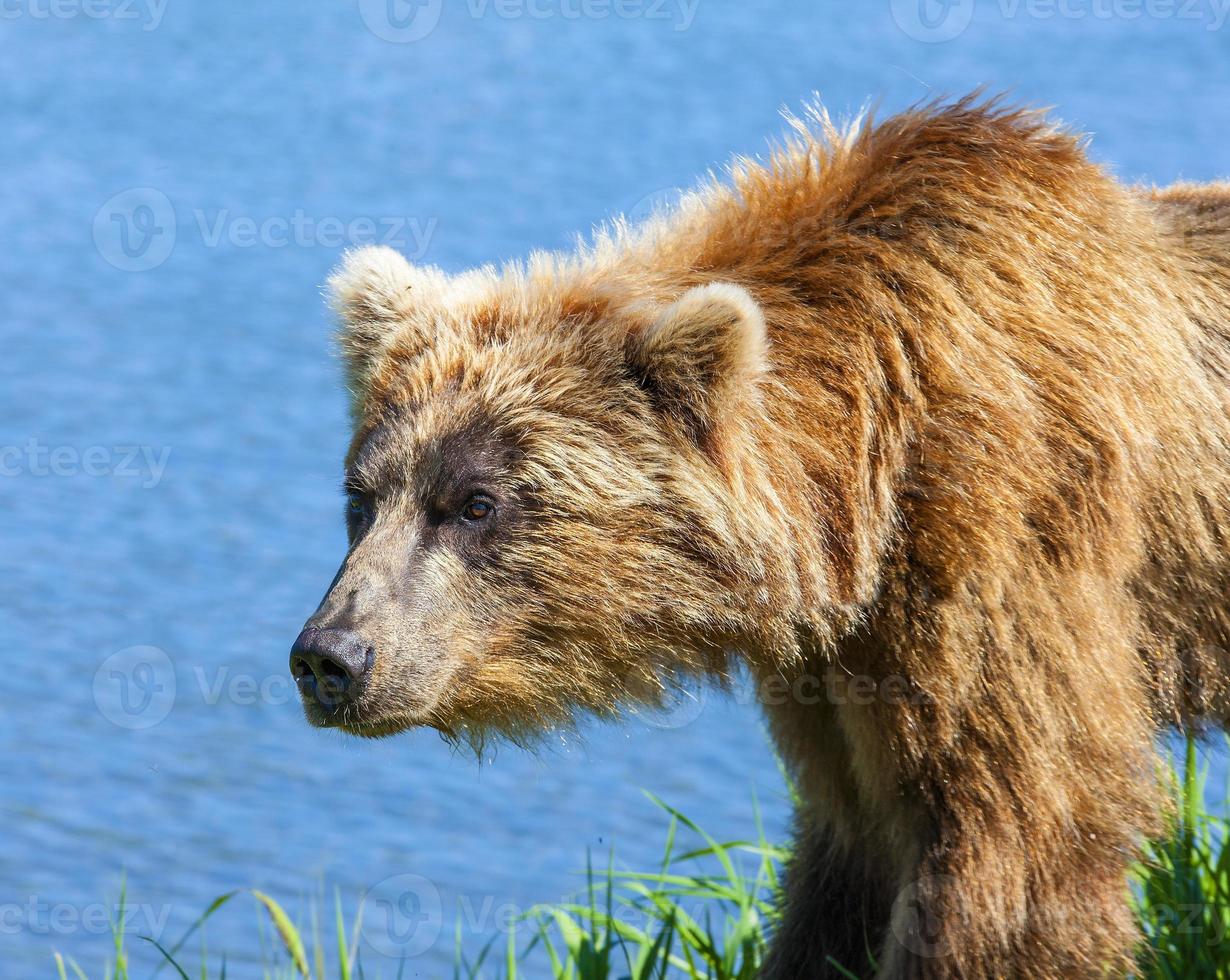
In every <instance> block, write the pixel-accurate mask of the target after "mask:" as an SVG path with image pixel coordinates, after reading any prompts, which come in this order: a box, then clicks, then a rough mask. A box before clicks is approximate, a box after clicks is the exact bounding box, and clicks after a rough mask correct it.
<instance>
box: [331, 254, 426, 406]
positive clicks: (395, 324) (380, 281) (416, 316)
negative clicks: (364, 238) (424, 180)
mask: <svg viewBox="0 0 1230 980" xmlns="http://www.w3.org/2000/svg"><path fill="white" fill-rule="evenodd" d="M328 286H329V296H330V304H331V305H332V307H333V309H334V311H335V312H336V313H337V316H338V319H339V320H340V323H339V326H338V333H337V340H338V347H339V348H340V349H341V353H342V358H343V360H344V362H345V364H346V383H347V386H348V387H349V388H350V390H351V393H352V395H353V396H354V398H355V399H356V402H355V405H354V406H352V407H356V408H357V406H358V405H359V404H361V403H362V401H363V399H364V397H365V393H366V392H367V389H368V386H369V384H370V381H371V377H372V375H373V374H374V373H375V371H376V369H377V368H378V367H379V365H380V363H381V361H382V360H383V359H384V357H385V356H386V355H387V353H388V352H389V350H390V349H392V348H393V347H394V345H396V346H397V347H398V348H399V349H401V350H402V351H403V352H413V351H421V350H423V349H425V348H426V347H428V346H429V345H430V344H431V343H432V340H433V337H432V317H433V314H434V313H435V312H436V311H437V309H438V308H439V307H440V305H441V297H442V296H443V295H444V292H445V290H446V289H447V287H448V277H447V276H446V275H445V274H444V273H443V272H441V271H440V270H439V269H437V268H435V267H434V266H414V265H411V264H410V263H409V262H407V261H406V259H405V258H404V257H403V256H402V255H401V254H400V253H399V252H395V251H394V250H393V249H391V248H388V247H387V246H384V245H369V246H367V247H364V248H359V249H355V250H354V251H351V252H348V253H347V254H346V257H345V259H344V260H343V262H342V264H341V266H340V267H339V268H338V269H336V270H335V271H334V273H333V275H332V276H330V277H329V283H328Z"/></svg>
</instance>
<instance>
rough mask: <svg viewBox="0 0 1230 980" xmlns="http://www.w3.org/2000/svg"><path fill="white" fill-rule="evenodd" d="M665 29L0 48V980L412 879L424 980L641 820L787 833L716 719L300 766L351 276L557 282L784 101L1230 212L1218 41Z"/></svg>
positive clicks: (803, 22)
mask: <svg viewBox="0 0 1230 980" xmlns="http://www.w3.org/2000/svg"><path fill="white" fill-rule="evenodd" d="M656 4H657V0H645V2H644V3H642V4H638V3H636V2H633V0H628V2H627V3H625V4H622V5H618V4H609V5H608V4H603V3H600V2H591V3H588V4H587V3H583V2H581V0H575V2H567V3H565V2H561V0H535V2H534V3H528V2H527V3H526V4H518V3H515V2H511V0H510V2H506V3H500V4H497V3H495V2H491V3H490V4H482V3H481V2H480V0H469V3H467V4H462V3H456V4H454V3H453V2H452V0H447V2H446V3H445V4H444V5H443V6H440V5H439V3H433V2H431V0H427V2H423V0H420V2H418V3H416V4H404V5H403V3H402V0H388V3H387V5H386V4H385V3H384V2H383V0H382V2H380V3H375V4H373V3H368V2H366V0H364V2H362V3H356V2H354V0H349V2H347V0H327V2H326V0H322V2H319V3H310V4H308V3H303V4H292V3H286V2H268V3H259V4H257V3H239V2H215V3H205V2H190V0H162V2H159V3H157V4H155V3H153V0H149V2H146V3H142V2H137V3H134V4H131V5H128V4H127V0H124V2H121V0H99V2H97V3H93V2H92V3H89V4H87V3H85V2H84V0H83V2H82V3H81V4H77V5H74V4H73V3H72V2H71V0H64V3H62V4H60V5H58V6H56V5H52V4H51V3H50V2H47V0H15V2H14V3H11V4H6V5H5V8H4V12H3V17H2V18H0V51H2V52H3V56H2V57H0V93H2V98H0V133H2V134H3V135H2V137H0V165H2V167H3V173H4V179H3V180H2V181H0V217H2V218H3V221H2V223H0V244H2V245H3V249H2V252H3V259H2V260H0V277H2V279H3V289H0V331H2V332H3V341H4V353H5V356H4V368H3V381H2V383H0V444H3V446H4V447H5V449H4V452H5V456H4V458H3V463H4V466H5V475H4V476H3V477H2V478H0V528H2V531H0V534H2V537H0V543H2V544H3V547H2V548H0V642H2V645H3V649H4V651H5V652H4V656H3V663H4V665H5V696H4V698H3V699H2V701H0V773H2V774H3V779H2V780H0V819H2V820H3V828H4V833H3V835H0V885H2V886H3V888H2V891H0V906H2V907H3V909H4V915H3V916H0V935H2V936H3V939H2V940H0V941H2V944H3V945H2V948H3V953H2V954H0V956H2V958H3V960H4V963H5V966H4V969H3V971H2V972H4V973H5V975H7V976H15V977H16V976H37V975H47V974H48V973H49V972H50V968H51V967H50V959H49V956H50V951H51V949H52V948H58V949H60V950H63V951H65V952H67V953H70V954H72V955H74V956H76V957H78V958H79V959H81V960H82V962H83V963H84V964H85V965H87V966H88V967H89V968H90V969H91V970H93V971H95V972H96V973H97V974H98V975H101V968H102V964H103V961H104V958H105V955H106V940H105V936H104V935H103V934H102V931H103V930H102V928H101V925H100V923H99V921H98V919H97V917H96V913H97V909H98V908H99V906H97V905H95V904H92V903H99V902H102V901H104V900H106V899H108V898H110V897H113V896H114V895H115V893H116V892H117V890H118V887H119V882H120V876H121V871H122V870H126V873H127V880H128V891H129V894H130V896H131V897H132V899H133V900H134V901H135V902H137V903H139V904H141V905H142V908H139V909H138V910H137V911H138V914H137V918H136V920H135V921H134V923H133V929H134V930H135V931H150V930H153V929H157V928H162V929H163V930H164V931H162V932H161V933H160V934H161V935H164V936H169V937H172V938H173V937H174V936H175V935H176V934H178V931H179V930H180V929H182V927H183V926H184V925H185V924H187V923H188V922H190V921H191V920H192V918H193V917H194V916H195V915H196V914H197V913H198V912H199V911H200V910H201V909H202V908H203V907H204V906H205V905H206V904H208V902H209V901H210V899H211V898H213V897H214V896H215V895H218V894H220V893H221V892H224V891H226V890H229V889H231V888H234V887H237V886H253V887H259V888H263V889H266V890H268V891H270V892H272V893H273V894H275V895H277V896H279V897H282V898H284V899H285V900H286V901H287V903H288V905H289V906H290V907H291V908H292V909H295V910H304V909H306V907H307V906H306V901H307V898H308V897H309V896H311V895H312V894H314V893H317V892H318V891H319V890H320V889H321V888H322V887H325V884H324V883H327V886H328V887H330V888H331V887H332V886H334V885H336V886H337V887H338V888H339V889H340V893H341V894H342V895H343V896H344V898H345V900H346V901H347V903H352V902H353V901H354V899H355V898H356V897H357V896H358V895H359V894H360V893H361V892H362V891H363V889H364V888H367V887H369V886H371V885H372V884H374V883H375V882H378V881H380V880H382V879H384V878H386V877H387V876H390V875H416V876H419V878H420V879H421V880H423V881H426V882H428V883H430V887H431V888H432V889H434V890H435V891H436V892H438V894H439V899H440V907H441V908H442V909H443V912H442V920H441V923H440V925H441V930H440V935H439V938H438V939H437V940H436V941H435V942H432V943H430V944H428V947H427V948H426V949H425V950H422V951H421V955H419V956H417V957H416V958H415V959H414V961H413V963H414V967H415V970H417V973H418V975H422V976H434V975H440V974H441V973H442V972H443V971H444V970H445V969H446V965H447V964H448V963H449V962H450V959H451V955H452V953H451V948H452V935H453V923H454V921H455V920H454V912H453V909H455V908H457V899H458V897H459V896H460V897H462V898H464V899H466V901H467V902H468V903H469V905H468V907H469V908H470V909H472V910H473V909H478V911H477V912H474V913H472V914H471V915H470V917H469V919H468V920H467V922H468V924H467V925H466V937H467V939H466V941H467V943H469V944H470V945H471V947H472V948H473V946H474V944H475V943H477V942H481V939H482V938H483V936H485V935H488V934H489V933H490V930H492V929H494V928H495V926H496V924H497V923H496V922H495V920H494V918H493V915H492V914H491V912H490V910H491V908H492V906H493V905H494V906H500V907H504V908H524V907H527V906H529V905H530V904H532V903H534V902H536V901H545V900H552V899H558V898H560V897H562V896H564V895H565V894H567V893H569V892H570V891H572V890H573V889H575V888H576V887H577V886H578V884H579V881H580V879H579V877H578V876H577V874H576V872H577V871H578V870H579V869H581V868H583V866H584V861H585V854H586V849H587V848H588V849H590V850H592V852H593V853H594V854H595V856H596V860H598V861H600V862H601V861H604V860H605V856H606V854H607V852H608V850H609V849H610V848H611V847H614V848H615V849H616V853H617V860H618V861H619V862H623V863H625V864H628V865H642V866H643V865H647V864H649V863H651V862H652V861H653V860H654V859H655V858H656V856H657V854H658V848H659V846H660V841H661V832H662V828H663V821H662V820H661V818H660V816H659V814H658V812H657V811H656V810H655V809H654V807H653V805H652V804H651V803H650V802H649V801H648V800H647V799H646V798H645V796H644V795H642V792H641V791H642V789H645V790H649V791H652V792H653V793H656V794H657V795H659V796H661V797H663V798H664V799H666V800H668V801H670V802H671V803H673V804H675V805H677V806H679V807H681V808H682V809H683V810H685V811H686V812H687V813H689V814H690V815H692V816H693V817H695V818H696V819H697V820H699V821H700V822H701V823H702V824H703V825H704V826H706V827H707V828H709V829H710V830H711V831H712V832H713V833H714V834H715V835H717V836H719V837H741V836H748V835H750V834H752V833H754V824H753V798H754V796H755V798H757V799H758V800H759V803H760V808H761V811H762V813H763V818H764V822H765V825H766V828H767V830H768V832H769V833H770V834H772V835H775V836H776V835H780V834H782V833H783V832H784V829H785V826H786V821H787V810H786V805H785V802H784V800H783V796H782V787H781V784H780V780H779V777H778V774H777V769H776V766H775V764H774V761H773V757H772V754H771V752H770V750H769V748H768V747H767V745H766V742H765V738H764V735H763V731H762V723H761V720H760V718H759V717H758V715H757V713H756V711H755V710H754V708H752V707H750V706H748V705H741V704H737V703H729V702H727V701H724V700H723V699H721V698H718V697H716V696H707V697H705V698H704V699H703V700H702V702H701V703H700V704H699V705H695V706H685V708H684V709H682V710H681V711H680V712H678V713H676V714H675V715H672V716H670V717H669V718H668V719H667V720H666V724H661V723H647V722H645V721H644V720H633V721H632V722H631V723H629V724H628V725H626V726H623V727H618V728H616V727H604V726H594V727H592V728H590V729H589V730H587V731H586V732H585V733H584V738H583V739H578V740H572V741H570V742H569V743H568V744H551V745H548V746H546V747H544V749H543V750H542V751H540V752H539V753H538V754H528V753H525V752H522V751H518V750H513V749H507V748H506V749H502V750H500V751H499V752H498V754H497V755H496V756H495V758H494V759H493V760H491V761H489V762H488V763H487V764H484V765H481V766H480V765H478V764H477V763H476V762H475V761H474V760H472V759H471V758H468V757H463V756H457V755H454V754H452V753H451V752H450V751H449V749H448V748H447V747H446V746H445V745H444V744H442V743H441V742H440V741H439V739H438V738H436V737H435V736H434V735H431V734H425V733H424V734H414V735H408V736H404V737H401V738H398V739H395V740H391V741H387V742H382V743H376V744H371V743H363V744H361V743H358V742H354V741H347V740H345V739H343V738H341V737H338V736H335V735H330V734H328V733H322V732H317V731H312V730H309V729H308V728H307V727H306V726H305V724H304V723H303V721H302V718H301V717H300V713H299V709H298V707H297V705H296V703H295V701H294V698H293V696H292V694H293V692H292V691H291V689H290V687H289V685H288V684H287V683H286V680H285V677H284V674H285V669H286V655H287V650H288V648H289V645H290V642H291V640H292V638H293V637H294V635H295V633H296V632H297V630H298V629H299V625H300V623H301V622H302V620H303V618H304V617H305V615H306V614H307V613H308V612H310V611H311V609H312V608H313V607H314V606H315V604H316V602H317V600H318V599H319V597H320V594H321V593H322V592H323V590H324V588H325V586H326V584H327V583H328V582H329V579H330V578H331V576H332V574H333V572H334V569H335V567H336V564H337V562H338V560H339V558H340V556H341V554H342V552H343V546H344V535H343V529H342V522H341V518H340V513H341V501H340V496H339V493H338V490H337V485H338V482H339V476H340V459H341V455H342V452H343V449H344V446H345V442H346V425H345V406H344V400H343V392H342V389H341V387H340V384H339V380H338V372H337V368H336V364H335V363H334V361H333V359H332V358H331V356H330V355H329V353H328V351H329V329H330V327H329V324H328V322H327V319H326V316H325V313H324V310H323V307H322V303H321V300H320V295H319V285H320V283H321V282H322V280H323V279H324V277H325V276H326V274H327V271H328V269H329V268H330V266H332V265H333V264H334V263H335V261H336V260H337V258H338V255H339V254H340V251H341V248H342V246H343V244H344V242H345V241H346V240H360V239H366V240H371V239H372V238H376V239H382V240H388V241H391V242H392V243H394V244H396V245H397V246H398V247H400V248H401V249H402V250H403V251H405V252H407V253H410V254H413V255H415V256H416V257H418V258H421V259H422V260H424V261H430V262H434V263H437V264H439V265H441V266H443V267H445V268H446V269H449V270H458V269H461V268H464V267H466V266H469V265H472V264H474V263H480V262H487V261H496V260H500V259H504V258H510V257H516V256H520V255H523V254H524V253H525V252H526V251H528V250H529V249H531V248H535V247H543V246H545V247H559V246H565V245H567V244H568V242H569V241H570V236H571V235H572V234H573V233H575V232H577V231H584V230H586V229H588V228H589V227H590V226H592V225H593V224H594V223H595V222H596V221H598V220H600V219H601V218H602V217H603V216H604V215H607V214H608V213H610V212H612V211H615V210H622V211H628V212H633V213H636V212H638V211H639V210H643V209H644V208H645V206H646V204H645V202H647V201H652V200H654V199H655V198H656V197H658V196H660V195H661V194H662V193H663V192H665V191H668V190H669V189H670V188H673V187H678V186H681V185H685V184H687V183H688V182H689V181H691V179H692V178H693V177H694V176H695V175H696V174H699V173H702V172H703V171H704V170H705V169H706V168H708V167H710V166H712V165H715V164H720V163H721V162H722V161H723V160H724V159H725V158H726V157H727V155H728V154H729V153H731V152H733V151H738V152H745V153H756V152H760V151H761V150H762V149H763V148H764V146H765V139H766V137H768V136H771V135H773V134H775V133H777V132H779V131H780V128H781V127H780V122H779V119H778V115H777V113H778V109H779V108H780V107H781V106H783V105H789V106H794V107H797V106H798V105H799V103H800V101H801V100H802V99H803V98H804V97H805V96H806V95H807V94H808V93H809V92H811V91H813V90H818V91H819V92H820V93H822V95H823V96H824V98H825V99H826V101H827V102H828V104H829V105H830V106H831V107H833V108H834V109H836V110H839V111H848V110H853V109H855V108H857V107H858V106H859V105H860V104H861V103H862V102H863V101H864V100H867V99H873V100H880V102H881V104H882V105H883V107H884V108H885V109H892V108H897V107H900V106H903V105H905V104H907V103H910V102H913V101H916V100H919V99H924V98H928V97H931V96H934V95H938V94H942V93H960V92H964V91H966V90H968V89H970V88H972V87H974V86H976V85H979V84H986V85H988V86H989V87H990V88H992V89H1010V90H1011V92H1012V93H1013V95H1014V96H1015V97H1018V98H1020V99H1022V100H1028V101H1030V102H1035V103H1042V104H1053V105H1056V106H1058V107H1059V111H1060V113H1061V115H1062V116H1063V117H1064V118H1065V119H1067V120H1069V121H1071V122H1072V123H1074V124H1076V125H1078V126H1080V127H1082V128H1085V129H1087V130H1089V131H1090V132H1092V133H1093V134H1094V141H1093V144H1092V152H1093V153H1094V154H1095V155H1096V156H1097V157H1098V158H1099V159H1103V160H1106V161H1109V162H1111V163H1112V164H1113V166H1114V167H1115V169H1116V171H1117V172H1118V173H1120V174H1121V175H1122V176H1124V177H1125V178H1127V179H1131V180H1146V181H1158V182H1167V181H1171V180H1174V179H1176V178H1180V177H1184V178H1193V179H1207V178H1212V177H1215V176H1218V175H1222V176H1225V175H1230V145H1228V141H1227V138H1226V134H1227V132H1228V131H1230V25H1225V24H1223V23H1221V20H1220V19H1219V18H1220V17H1222V16H1223V14H1222V13H1219V11H1218V9H1217V7H1216V6H1215V5H1214V4H1213V3H1212V2H1209V3H1207V4H1203V5H1200V6H1197V7H1192V6H1190V5H1189V6H1187V7H1186V8H1185V14H1184V15H1182V16H1181V15H1180V13H1179V12H1178V8H1179V7H1180V6H1181V5H1178V4H1175V5H1171V6H1170V7H1169V8H1164V7H1163V6H1162V5H1154V6H1150V5H1140V4H1134V5H1129V4H1123V5H1120V6H1116V5H1115V4H1114V3H1110V2H1108V3H1105V4H1102V5H1101V6H1099V5H1095V4H1092V3H1091V4H1087V5H1083V6H1082V5H1081V4H1079V3H1075V2H1074V3H1070V4H1068V5H1066V6H1064V5H1059V7H1060V8H1062V10H1059V12H1056V9H1057V8H1053V7H1051V6H1050V5H1045V6H1044V5H1040V4H1037V3H1034V4H1032V5H1031V4H1029V3H1026V2H1025V0H1021V3H1019V4H1015V5H1013V4H1008V3H1007V2H1006V0H1005V2H1003V3H984V2H981V0H980V2H978V3H977V6H976V8H975V6H974V3H973V0H966V2H958V3H956V4H947V5H940V4H933V3H931V0H925V2H924V4H923V6H921V7H919V6H918V5H916V4H915V5H911V4H909V3H895V4H890V3H888V2H876V3H868V4H835V3H833V4H830V3H820V2H807V3H784V2H782V3H757V4H752V3H736V2H728V3H727V2H718V0H688V2H687V3H684V2H682V0H667V2H666V3H664V4H661V5H656ZM1145 7H1148V10H1147V11H1145V12H1143V13H1141V12H1140V11H1141V10H1142V9H1143V8H1145ZM971 9H973V11H974V12H973V19H972V23H969V24H968V25H967V26H963V25H965V20H966V19H967V16H968V14H969V11H970V10H971ZM1162 9H1170V10H1171V14H1170V16H1163V15H1162V14H1161V13H1159V10H1162ZM1047 10H1051V11H1052V13H1051V15H1050V16H1043V14H1044V12H1045V11H1047ZM604 11H605V12H606V15H605V16H603V12H604ZM1098 11H1101V14H1099V13H1098ZM1107 11H1109V12H1110V13H1109V15H1108V16H1103V15H1102V14H1106V12H1107ZM1132 11H1137V14H1136V15H1135V16H1133V15H1132ZM1150 11H1151V12H1150ZM920 14H922V15H926V16H925V17H924V16H920ZM946 18H947V19H946ZM433 25H434V26H433ZM428 28H430V30H428ZM920 39H921V40H920ZM928 39H930V40H928ZM134 188H138V189H140V190H137V191H134V190H133V189H134ZM117 195H118V197H117ZM117 215H118V216H119V218H120V219H121V220H119V221H117V220H116V216H117ZM130 447H131V448H130ZM133 647H142V648H154V649H153V650H152V651H151V650H138V651H136V652H134V651H132V650H131V649H130V648H133ZM134 724H135V725H137V726H139V727H133V726H134ZM415 880H418V879H415ZM484 903H486V905H484ZM484 908H485V909H487V911H486V912H484V911H483V909H484ZM56 909H60V910H61V911H60V912H58V913H57V912H56V911H55V910H56ZM64 910H67V911H64ZM91 910H94V911H93V912H92V911H91ZM428 911H430V910H428ZM164 913H165V915H166V916H167V917H168V919H167V921H166V922H165V923H163V922H162V918H163V915H164ZM57 915H58V916H59V918H58V919H57V918H56V916H57ZM226 915H229V918H227V917H222V918H220V919H219V921H218V924H217V925H216V926H215V928H214V930H213V931H212V932H211V936H210V939H211V945H212V946H214V947H218V946H221V945H225V946H227V948H228V949H229V950H230V954H231V961H230V969H231V975H233V976H241V975H245V971H246V972H247V974H251V972H252V971H253V967H252V965H251V964H252V963H253V958H254V957H255V956H256V954H257V951H258V938H257V935H258V934H257V928H256V915H255V912H252V911H250V910H243V911H240V910H238V909H236V910H235V911H233V912H229V913H226ZM475 923H476V924H475ZM476 934H477V938H475V936H476ZM134 956H135V957H136V960H137V963H138V966H139V967H140V969H139V970H138V971H137V972H138V973H139V974H141V975H144V973H146V972H148V969H147V968H148V967H149V966H150V965H151V964H152V963H153V960H152V959H151V958H150V956H149V955H148V953H147V952H145V951H144V950H136V951H135V952H134ZM365 957H370V960H369V965H371V964H375V963H378V962H379V950H369V951H368V952H367V953H365ZM373 972H374V971H373ZM388 972H389V971H388V970H386V975H387V974H388Z"/></svg>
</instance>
